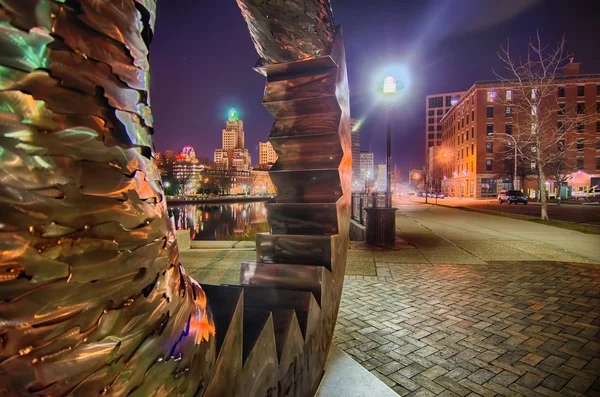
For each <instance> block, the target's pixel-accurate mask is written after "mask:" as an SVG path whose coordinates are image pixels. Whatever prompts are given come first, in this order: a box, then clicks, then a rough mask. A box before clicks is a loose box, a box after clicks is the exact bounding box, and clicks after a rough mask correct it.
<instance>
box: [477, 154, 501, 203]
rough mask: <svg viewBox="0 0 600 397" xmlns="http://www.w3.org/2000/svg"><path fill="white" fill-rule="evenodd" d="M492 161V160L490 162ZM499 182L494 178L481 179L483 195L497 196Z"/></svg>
mask: <svg viewBox="0 0 600 397" xmlns="http://www.w3.org/2000/svg"><path fill="white" fill-rule="evenodd" d="M490 161H491V160H490ZM497 185H498V182H497V181H496V179H493V178H481V195H482V196H495V195H496V187H497Z"/></svg>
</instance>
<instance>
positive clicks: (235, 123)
mask: <svg viewBox="0 0 600 397" xmlns="http://www.w3.org/2000/svg"><path fill="white" fill-rule="evenodd" d="M244 145H245V138H244V122H243V121H242V120H240V118H239V114H238V112H237V110H235V108H233V107H232V108H231V109H230V110H229V114H228V118H227V121H226V123H225V128H224V129H223V131H222V148H220V149H215V152H214V161H215V163H219V164H221V165H223V166H225V167H227V168H231V167H235V168H236V169H237V170H239V171H248V169H249V168H250V153H248V149H246V148H245V147H244Z"/></svg>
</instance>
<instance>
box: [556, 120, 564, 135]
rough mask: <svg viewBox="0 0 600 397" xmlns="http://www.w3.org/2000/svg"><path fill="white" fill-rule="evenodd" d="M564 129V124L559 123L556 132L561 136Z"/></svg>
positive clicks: (562, 122)
mask: <svg viewBox="0 0 600 397" xmlns="http://www.w3.org/2000/svg"><path fill="white" fill-rule="evenodd" d="M564 129H565V122H564V121H559V122H558V125H557V130H558V131H557V132H558V133H559V134H561V133H562V132H563V131H564Z"/></svg>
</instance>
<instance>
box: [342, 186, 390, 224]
mask: <svg viewBox="0 0 600 397" xmlns="http://www.w3.org/2000/svg"><path fill="white" fill-rule="evenodd" d="M375 207H385V194H383V193H381V194H378V193H372V194H365V193H352V199H351V206H350V217H351V218H352V219H353V220H354V221H356V222H358V223H360V224H361V225H363V226H365V225H366V221H367V212H366V211H365V208H375Z"/></svg>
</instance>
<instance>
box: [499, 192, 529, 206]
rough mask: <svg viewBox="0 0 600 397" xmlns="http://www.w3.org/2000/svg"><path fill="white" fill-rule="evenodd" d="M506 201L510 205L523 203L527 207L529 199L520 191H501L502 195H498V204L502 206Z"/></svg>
mask: <svg viewBox="0 0 600 397" xmlns="http://www.w3.org/2000/svg"><path fill="white" fill-rule="evenodd" d="M505 201H506V202H508V204H512V203H515V204H518V203H523V204H525V205H527V203H528V202H529V197H527V196H526V195H524V194H523V193H522V192H520V191H518V190H501V191H500V193H498V202H499V203H500V204H502V203H503V202H505Z"/></svg>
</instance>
